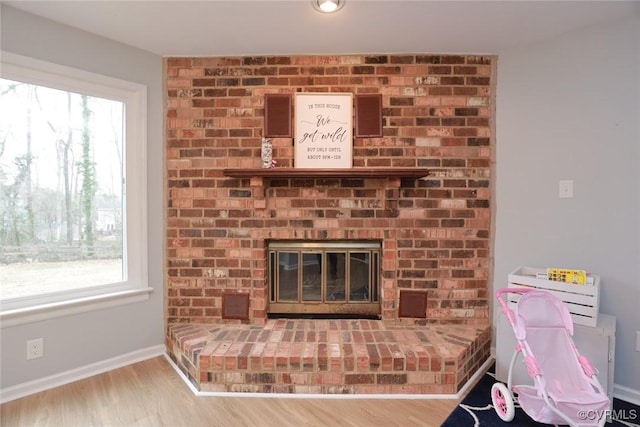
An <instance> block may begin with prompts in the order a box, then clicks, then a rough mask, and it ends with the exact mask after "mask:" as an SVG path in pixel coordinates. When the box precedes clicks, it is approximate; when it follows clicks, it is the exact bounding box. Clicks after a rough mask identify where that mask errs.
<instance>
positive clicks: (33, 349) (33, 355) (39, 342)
mask: <svg viewBox="0 0 640 427" xmlns="http://www.w3.org/2000/svg"><path fill="white" fill-rule="evenodd" d="M42 356H44V341H43V339H42V338H36V339H35V340H29V341H27V360H31V359H38V358H39V357H42Z"/></svg>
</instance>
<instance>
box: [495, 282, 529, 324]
mask: <svg viewBox="0 0 640 427" xmlns="http://www.w3.org/2000/svg"><path fill="white" fill-rule="evenodd" d="M531 291H535V289H532V288H501V289H498V290H497V291H496V298H497V299H498V301H499V302H500V306H501V307H502V312H503V313H504V314H505V315H506V316H507V318H508V319H509V322H510V323H511V324H513V322H514V319H513V312H512V311H511V310H510V309H509V306H508V305H507V303H506V301H505V299H504V298H502V295H503V294H526V293H527V292H531Z"/></svg>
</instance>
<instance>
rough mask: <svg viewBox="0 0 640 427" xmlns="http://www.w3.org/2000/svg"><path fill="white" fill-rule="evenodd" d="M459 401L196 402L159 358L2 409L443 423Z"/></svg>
mask: <svg viewBox="0 0 640 427" xmlns="http://www.w3.org/2000/svg"><path fill="white" fill-rule="evenodd" d="M457 404H458V401H457V400H453V399H451V400H400V399H378V400H375V399H366V400H361V399H351V400H348V399H287V398H249V397H197V396H194V395H193V393H192V392H191V390H189V388H188V387H187V386H186V385H185V384H184V382H183V381H182V379H181V378H180V377H179V375H178V374H177V373H176V372H175V371H174V370H173V368H172V367H171V365H170V364H169V363H168V362H167V361H166V360H165V359H164V358H163V357H156V358H154V359H150V360H147V361H144V362H140V363H136V364H134V365H130V366H127V367H124V368H120V369H116V370H114V371H111V372H107V373H105V374H101V375H97V376H94V377H91V378H88V379H85V380H82V381H77V382H75V383H71V384H67V385H64V386H61V387H58V388H55V389H52V390H47V391H44V392H41V393H38V394H35V395H32V396H27V397H24V398H22V399H18V400H14V401H12V402H8V403H5V404H3V405H1V406H0V425H2V426H7V427H9V426H11V427H20V426H29V427H30V426H38V427H43V426H55V427H67V426H73V427H76V426H82V427H89V426H127V427H129V426H154V427H155V426H171V427H180V426H188V427H200V426H224V427H234V426H251V427H258V426H260V427H262V426H274V427H275V426H277V427H287V426H295V427H299V426H336V427H337V426H341V427H342V426H357V427H363V426H384V427H390V426H402V427H408V426H421V427H430V426H440V424H441V423H442V421H444V419H445V418H447V416H448V415H449V413H450V412H451V411H452V410H453V408H454V407H455V406H456V405H457Z"/></svg>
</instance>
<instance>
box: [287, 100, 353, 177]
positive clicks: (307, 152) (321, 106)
mask: <svg viewBox="0 0 640 427" xmlns="http://www.w3.org/2000/svg"><path fill="white" fill-rule="evenodd" d="M294 144H295V163H294V166H295V167H296V168H337V169H346V168H351V167H352V165H353V98H352V95H351V94H350V93H298V94H296V99H295V138H294Z"/></svg>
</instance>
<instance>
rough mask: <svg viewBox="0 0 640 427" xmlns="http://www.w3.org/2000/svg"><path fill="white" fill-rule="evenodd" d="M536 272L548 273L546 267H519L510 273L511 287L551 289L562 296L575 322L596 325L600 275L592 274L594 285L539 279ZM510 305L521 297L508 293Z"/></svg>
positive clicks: (557, 295)
mask: <svg viewBox="0 0 640 427" xmlns="http://www.w3.org/2000/svg"><path fill="white" fill-rule="evenodd" d="M536 273H546V269H544V268H534V267H518V268H517V269H515V270H514V271H512V272H511V273H510V274H509V287H510V288H535V289H542V290H545V291H549V292H550V293H552V294H553V295H555V296H556V297H558V298H560V299H561V300H562V301H563V302H564V303H565V305H566V306H567V308H568V309H569V313H571V318H572V319H573V323H575V324H578V325H585V326H591V327H595V326H596V323H597V322H598V308H599V305H600V277H599V276H596V275H592V277H593V285H574V284H572V283H563V282H555V281H553V280H546V279H537V278H536ZM507 297H508V299H509V303H510V304H509V305H510V306H512V307H513V305H514V304H515V302H516V301H517V300H518V299H519V298H520V295H517V294H508V295H507Z"/></svg>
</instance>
